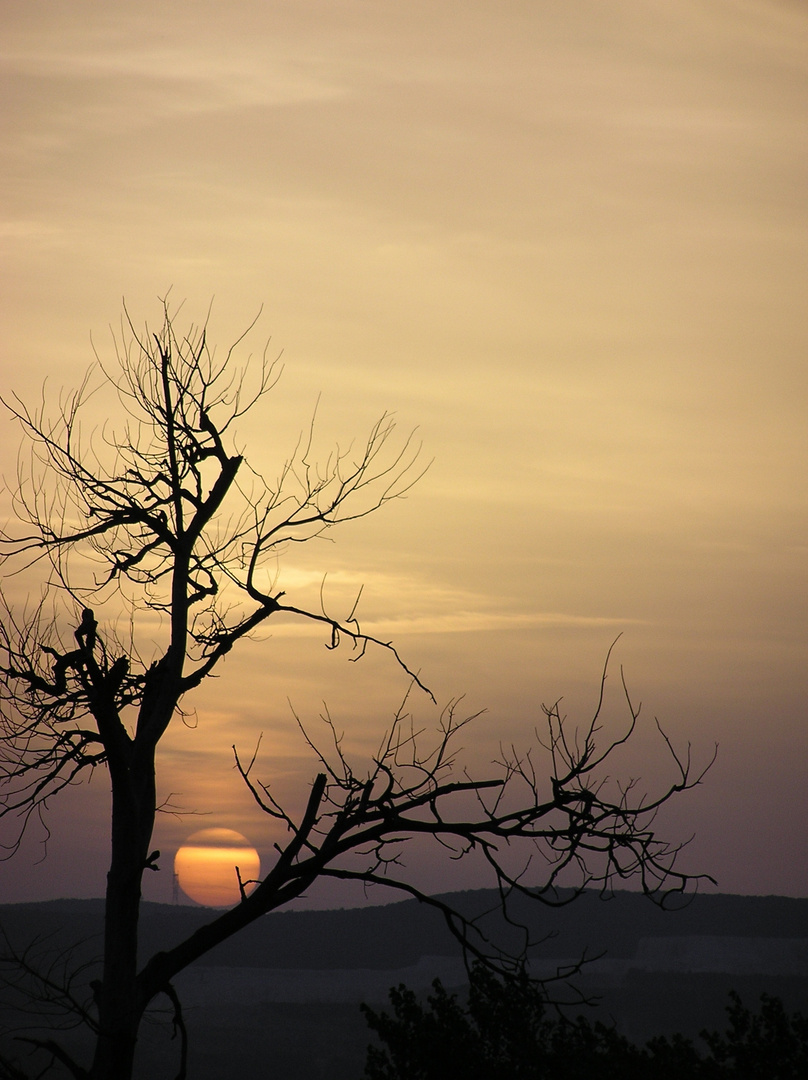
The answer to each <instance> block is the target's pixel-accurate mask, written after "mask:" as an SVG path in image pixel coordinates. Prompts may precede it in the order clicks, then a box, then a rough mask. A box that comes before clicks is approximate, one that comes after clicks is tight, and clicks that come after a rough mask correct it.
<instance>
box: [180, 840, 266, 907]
mask: <svg viewBox="0 0 808 1080" xmlns="http://www.w3.org/2000/svg"><path fill="white" fill-rule="evenodd" d="M236 868H238V869H236ZM260 872H261V860H260V859H259V857H258V852H257V851H256V850H255V848H254V847H252V845H251V844H250V842H249V840H247V838H246V837H245V836H242V835H241V833H238V832H236V831H235V830H234V829H202V830H201V831H200V832H195V833H194V834H193V835H192V836H189V837H188V839H187V840H186V841H185V843H184V844H183V845H182V847H181V848H180V849H179V851H178V852H177V854H176V856H175V857H174V873H175V874H176V875H177V881H178V883H179V886H180V888H181V889H182V891H183V892H184V893H185V895H186V896H188V897H190V899H191V900H195V901H196V903H197V904H202V905H203V906H204V907H230V906H231V905H232V904H235V903H237V902H238V900H239V899H240V892H239V876H240V877H241V881H242V882H243V883H244V885H245V891H246V892H248V893H250V892H252V890H253V889H254V888H255V884H252V885H247V882H255V881H256V879H257V878H258V875H259V874H260Z"/></svg>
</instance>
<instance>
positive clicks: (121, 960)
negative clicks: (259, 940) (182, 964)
mask: <svg viewBox="0 0 808 1080" xmlns="http://www.w3.org/2000/svg"><path fill="white" fill-rule="evenodd" d="M126 756H127V757H128V758H129V760H128V761H127V763H126V766H125V767H123V768H120V767H118V768H115V767H113V764H112V762H111V761H110V772H111V774H112V859H111V862H110V869H109V873H108V874H107V892H106V905H105V919H104V966H103V975H102V981H101V986H100V988H99V990H98V991H97V1004H98V1020H99V1028H100V1030H99V1034H98V1039H97V1042H96V1050H95V1057H94V1060H93V1065H92V1068H91V1070H90V1074H89V1075H90V1078H91V1080H130V1078H131V1076H132V1069H133V1065H134V1055H135V1045H136V1042H137V1033H138V1028H139V1025H140V1021H141V1017H142V1015H143V1009H144V1002H143V1001H142V1000H140V998H139V995H138V993H137V981H136V980H137V965H138V956H137V946H138V920H139V917H140V900H141V878H142V876H143V870H144V868H145V866H146V861H147V856H148V848H149V843H150V840H151V835H152V829H153V827H154V814H155V810H154V806H155V799H154V790H155V782H154V761H153V756H152V760H151V761H144V760H142V759H140V760H138V758H137V755H135V754H131V755H126Z"/></svg>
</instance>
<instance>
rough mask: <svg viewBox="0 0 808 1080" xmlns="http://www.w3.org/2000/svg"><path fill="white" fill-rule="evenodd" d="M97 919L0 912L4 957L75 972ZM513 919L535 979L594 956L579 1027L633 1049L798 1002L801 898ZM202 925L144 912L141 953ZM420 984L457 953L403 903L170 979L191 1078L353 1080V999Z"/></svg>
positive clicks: (803, 991) (310, 926)
mask: <svg viewBox="0 0 808 1080" xmlns="http://www.w3.org/2000/svg"><path fill="white" fill-rule="evenodd" d="M446 899H450V900H451V902H452V904H453V905H454V906H455V907H457V908H459V909H460V910H462V911H463V912H464V913H465V914H469V915H477V914H481V913H482V912H486V911H488V912H490V914H489V915H488V916H486V917H485V919H484V920H483V924H484V927H485V929H486V931H487V932H489V933H492V934H494V933H495V932H496V933H498V934H500V935H502V934H504V936H505V938H506V939H507V938H509V937H510V943H511V944H517V940H518V935H517V932H516V931H515V930H514V929H513V927H509V926H508V925H507V924H504V923H503V921H502V917H501V915H500V914H498V913H497V912H496V911H494V910H492V909H494V908H495V906H496V893H494V892H493V891H490V890H473V891H468V892H461V893H452V894H446ZM102 914H103V902H102V901H100V900H58V901H49V902H45V903H29V904H9V905H1V906H0V926H2V928H3V930H4V932H5V933H6V935H7V937H8V938H9V940H10V941H11V943H12V944H13V945H15V946H16V947H17V948H21V947H23V946H25V945H26V944H28V943H29V942H30V941H32V940H34V939H35V938H36V939H38V941H39V945H38V946H37V948H38V949H39V950H40V951H41V952H43V954H47V953H48V952H50V953H51V954H57V953H58V952H60V951H64V950H65V949H67V948H68V947H71V949H72V950H73V962H79V961H83V960H92V959H93V958H94V957H95V956H97V954H98V952H99V951H100V949H99V945H100V932H101V918H102ZM513 914H514V917H516V918H517V919H518V920H520V921H523V922H524V923H525V925H526V926H527V927H528V928H529V932H530V935H531V937H532V938H534V939H536V940H537V941H538V942H539V943H538V944H537V945H536V946H535V947H534V948H533V949H532V950H531V957H532V960H533V963H534V965H535V970H536V972H537V973H544V972H549V971H553V970H555V967H556V966H557V965H558V964H563V963H574V962H575V961H576V960H578V959H579V958H580V957H581V956H582V955H584V954H586V955H587V956H589V957H598V959H597V960H595V961H594V962H593V963H592V964H590V965H587V966H586V967H585V968H584V970H583V972H582V974H581V976H580V978H579V979H578V985H579V987H580V988H581V989H582V990H583V991H584V992H585V993H586V994H587V995H588V996H596V997H599V998H600V999H601V1004H600V1006H598V1009H597V1011H596V1012H594V1013H593V1014H591V1015H592V1016H593V1017H598V1018H601V1019H603V1020H604V1021H606V1022H611V1021H612V1020H614V1021H616V1022H617V1023H618V1026H619V1027H620V1028H621V1030H623V1031H624V1033H625V1034H627V1035H629V1037H631V1038H632V1039H635V1040H644V1039H646V1038H649V1037H651V1036H652V1035H654V1034H663V1033H664V1034H671V1033H673V1032H674V1031H683V1032H685V1033H686V1034H689V1035H695V1034H696V1033H697V1032H698V1030H699V1029H700V1028H701V1027H704V1026H710V1027H722V1026H723V1021H724V1014H723V1010H724V1006H725V1005H726V1002H727V994H728V991H729V990H730V989H733V988H734V989H736V990H738V991H739V992H740V993H741V994H742V996H743V997H744V998H745V1000H746V1001H747V1002H748V1003H750V1004H753V1003H754V1002H755V1001H756V1000H757V998H758V997H759V995H760V993H761V992H763V991H765V992H767V993H770V994H773V995H776V996H780V997H782V998H783V1000H784V1001H785V1002H786V1003H787V1004H788V1005H789V1007H790V1008H792V1009H803V1010H804V1009H805V1002H806V1001H807V1000H808V900H803V899H790V898H786V897H775V896H730V895H721V894H718V895H709V896H705V895H699V896H696V897H695V898H693V900H692V901H691V902H690V903H688V904H687V905H684V906H680V907H679V909H678V910H660V909H659V908H657V907H655V906H654V905H653V904H651V903H649V902H648V900H647V899H646V898H645V897H643V896H641V895H638V894H635V893H629V892H621V893H616V894H615V895H614V897H613V898H612V899H610V900H608V901H601V900H600V899H599V898H598V897H597V895H596V894H593V893H587V894H584V895H583V896H581V897H580V898H579V899H578V900H577V901H576V902H575V903H574V904H571V905H569V906H567V907H562V908H556V909H550V908H547V907H544V906H542V905H539V904H536V903H532V902H530V901H529V900H524V901H521V900H520V901H517V902H516V903H515V905H514V912H513ZM209 918H210V912H209V911H207V910H206V909H204V908H198V907H185V906H179V905H164V904H150V903H147V904H144V911H143V918H142V922H141V951H142V954H143V956H144V957H146V956H148V955H151V953H153V952H154V951H156V950H158V949H163V948H167V947H170V946H171V945H173V944H175V943H176V942H178V941H179V940H181V939H182V938H184V937H185V936H186V935H187V934H189V933H190V932H192V931H193V930H194V929H195V928H196V927H198V926H200V925H203V924H204V923H205V922H206V921H208V920H209ZM435 976H440V978H441V979H442V981H443V982H444V985H446V986H447V987H451V986H460V985H461V984H462V983H463V981H464V969H463V965H462V961H461V959H460V948H459V946H458V944H457V943H456V942H455V941H454V939H453V938H452V937H451V936H450V935H449V934H448V931H447V929H446V926H445V924H444V922H443V919H442V917H441V915H440V914H439V913H438V912H436V911H435V910H434V909H431V908H427V907H425V906H424V905H421V904H419V903H418V902H417V901H414V900H412V901H410V900H407V901H402V902H399V903H393V904H388V905H384V906H378V907H367V908H352V909H337V910H329V911H291V912H277V913H272V914H270V915H266V916H264V917H263V918H262V919H260V920H259V921H258V922H256V923H255V924H254V925H253V926H251V927H249V928H248V930H246V931H245V932H244V933H242V934H240V935H238V936H237V937H235V938H232V939H231V940H229V941H227V942H225V943H224V944H222V945H221V946H219V947H218V948H217V949H215V950H213V951H212V952H211V953H210V954H208V955H207V956H206V957H204V958H203V959H202V960H201V961H200V962H199V963H198V964H197V965H196V966H195V967H194V968H192V969H190V970H189V971H188V972H187V973H184V974H183V975H182V976H181V977H180V978H179V979H178V980H177V988H178V990H179V991H180V994H181V996H182V998H183V1001H184V1002H185V1004H186V1014H187V1020H188V1026H189V1030H190V1033H191V1039H192V1046H191V1055H192V1056H191V1066H190V1075H191V1076H193V1077H195V1078H197V1080H214V1078H216V1080H218V1078H219V1077H222V1076H227V1075H236V1074H237V1073H238V1072H241V1071H245V1072H247V1071H248V1070H249V1072H250V1074H251V1075H255V1076H257V1077H260V1076H262V1075H270V1074H271V1075H275V1076H277V1077H279V1078H280V1080H297V1077H303V1076H305V1077H307V1078H309V1080H317V1078H318V1077H323V1080H325V1078H326V1077H327V1078H328V1080H340V1078H342V1077H344V1078H345V1080H348V1078H349V1077H350V1078H352V1080H356V1078H357V1077H358V1076H359V1075H360V1073H361V1070H362V1063H363V1060H364V1048H365V1046H366V1045H367V1043H368V1042H369V1041H370V1035H369V1033H368V1031H367V1029H366V1028H365V1025H364V1022H363V1020H362V1018H361V1016H360V1014H359V1010H358V1004H359V1002H360V1001H361V1000H368V1001H374V1002H376V1003H377V1004H381V1003H383V1002H384V1000H385V998H386V991H387V989H388V988H389V987H390V986H391V985H394V984H397V983H399V982H402V981H403V982H405V983H407V985H410V986H411V987H413V989H417V990H425V989H426V988H427V987H428V986H429V984H430V982H431V980H432V978H434V977H435ZM90 977H92V971H90V972H88V975H87V979H89V978H90ZM5 1019H6V1021H7V1022H9V1017H8V1015H6V1017H5ZM157 1019H159V1017H158V1018H157ZM169 1036H170V1026H169V1025H167V1024H165V1023H163V1024H161V1023H157V1024H156V1025H152V1026H151V1027H150V1028H149V1030H148V1032H147V1033H146V1036H145V1038H144V1044H143V1049H142V1053H141V1059H142V1060H141V1065H140V1070H141V1071H140V1075H142V1076H143V1077H144V1080H145V1078H146V1077H149V1076H151V1075H157V1073H156V1072H154V1071H153V1070H155V1069H156V1067H157V1059H159V1058H163V1057H165V1056H166V1055H173V1054H174V1053H175V1048H174V1047H172V1044H171V1042H170V1038H169ZM268 1055H269V1058H268ZM270 1059H271V1060H270ZM172 1060H173V1057H172ZM269 1065H271V1068H269ZM150 1070H152V1071H150ZM159 1071H160V1073H162V1072H163V1071H164V1069H162V1068H161V1069H160V1070H159Z"/></svg>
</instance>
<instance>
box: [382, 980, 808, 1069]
mask: <svg viewBox="0 0 808 1080" xmlns="http://www.w3.org/2000/svg"><path fill="white" fill-rule="evenodd" d="M432 986H433V989H432V993H431V994H429V995H427V998H426V1001H425V1002H424V1001H421V1000H419V999H418V997H417V995H416V994H414V993H413V991H411V990H408V989H407V987H406V986H404V985H399V986H398V987H393V988H392V989H391V990H390V1005H391V1012H389V1013H388V1012H384V1011H381V1012H376V1011H375V1010H373V1009H371V1008H370V1007H369V1006H367V1005H362V1011H363V1013H364V1015H365V1019H366V1020H367V1023H368V1026H369V1027H370V1029H371V1031H373V1032H374V1033H375V1034H376V1036H377V1038H378V1040H379V1042H380V1043H381V1045H371V1046H369V1047H368V1051H367V1059H366V1063H365V1072H364V1080H590V1078H591V1077H593V1076H597V1077H599V1078H603V1080H646V1078H647V1077H649V1076H652V1077H654V1080H686V1078H691V1077H692V1078H693V1080H799V1078H801V1077H804V1076H806V1075H808V1017H805V1016H803V1015H802V1014H800V1013H794V1014H793V1015H788V1014H787V1013H786V1011H785V1008H784V1006H783V1003H782V1001H780V999H779V998H772V997H769V996H767V995H766V994H764V995H763V996H762V998H761V1008H760V1011H759V1012H758V1013H753V1012H751V1010H749V1009H747V1008H745V1007H744V1006H743V1004H742V1002H741V999H740V998H739V997H738V995H737V994H735V993H733V994H731V995H730V996H731V1003H730V1005H729V1006H728V1008H727V1013H728V1017H729V1026H728V1028H727V1030H726V1031H725V1032H724V1033H719V1032H717V1031H713V1032H707V1031H704V1032H702V1035H701V1037H702V1039H703V1040H704V1042H705V1043H706V1044H707V1051H706V1052H704V1051H700V1050H699V1049H698V1048H697V1047H696V1046H695V1045H694V1043H693V1042H692V1040H690V1039H686V1038H684V1037H682V1036H681V1035H676V1036H674V1037H673V1038H672V1039H667V1038H662V1037H660V1038H656V1039H652V1040H650V1041H649V1042H648V1043H647V1044H646V1046H644V1047H638V1046H635V1045H634V1044H633V1043H631V1042H630V1041H629V1040H628V1039H626V1038H625V1037H624V1036H623V1035H621V1034H619V1033H618V1032H617V1031H616V1030H615V1029H614V1028H612V1027H608V1026H606V1025H605V1024H602V1023H601V1022H599V1021H595V1022H594V1023H593V1022H592V1021H590V1020H589V1019H588V1018H586V1017H584V1016H578V1017H577V1018H575V1019H569V1018H568V1017H567V1016H565V1015H563V1014H559V1013H558V1012H554V1011H553V1010H551V1008H550V1007H549V1006H548V1001H547V994H546V991H545V989H544V988H543V987H541V986H539V985H537V984H536V983H534V982H531V980H530V979H529V978H528V977H527V975H526V974H525V972H524V970H522V971H520V972H518V973H517V974H515V975H511V976H504V977H503V976H498V975H496V974H495V973H494V972H492V971H490V970H489V969H487V968H485V967H484V966H483V965H481V964H475V965H474V966H473V968H472V970H471V973H470V979H469V987H468V995H467V997H466V1000H465V1002H464V1003H461V1001H460V1000H459V998H458V995H457V994H450V993H448V992H447V991H446V990H445V989H444V987H443V985H442V983H441V981H440V979H436V980H435V981H434V983H433V984H432Z"/></svg>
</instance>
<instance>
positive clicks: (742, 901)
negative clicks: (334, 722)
mask: <svg viewBox="0 0 808 1080" xmlns="http://www.w3.org/2000/svg"><path fill="white" fill-rule="evenodd" d="M442 899H445V900H447V901H449V902H450V903H451V904H452V905H453V906H454V907H456V908H457V909H458V910H460V911H462V912H463V913H464V914H467V915H479V914H481V913H483V912H486V911H492V909H493V910H494V914H491V915H489V916H487V917H486V918H485V919H484V921H483V925H484V927H485V929H486V931H487V932H489V933H491V934H492V935H499V937H500V939H502V938H504V939H505V940H506V941H507V942H508V943H509V944H511V945H513V946H517V945H518V944H519V942H520V941H521V934H520V933H518V932H516V931H514V930H513V928H509V927H508V926H507V925H506V924H504V923H503V920H502V918H501V916H500V915H499V914H498V913H497V912H496V910H495V909H496V906H497V894H496V893H495V892H494V891H493V890H486V889H481V890H472V891H467V892H457V893H447V894H445V896H443V897H442ZM102 915H103V901H101V900H54V901H48V902H45V903H27V904H4V905H0V927H2V928H3V929H4V930H5V932H6V933H7V934H8V935H9V937H10V938H11V939H12V941H14V942H16V943H18V944H25V943H27V942H28V941H30V940H32V939H33V938H34V937H48V938H53V939H58V940H60V941H61V942H63V943H65V944H67V943H71V944H72V943H76V942H83V943H84V946H83V951H84V950H85V949H86V950H87V951H88V952H92V951H93V947H94V942H95V943H96V947H97V943H98V942H100V934H101V919H102ZM214 915H215V913H214V912H213V911H211V910H209V909H205V908H194V907H185V906H180V905H169V904H152V903H145V904H144V905H143V918H142V922H141V950H142V952H143V954H144V956H145V955H150V954H151V953H152V952H155V951H156V950H158V949H165V948H169V947H171V946H172V945H173V944H175V943H177V942H178V941H181V940H182V939H183V938H184V937H186V936H187V935H188V934H189V933H191V932H192V931H193V930H194V929H196V928H197V927H198V926H202V925H204V923H206V922H208V921H209V920H210V919H211V918H212V917H214ZM512 918H514V919H515V920H517V921H518V922H520V923H522V924H524V925H525V926H526V927H527V928H528V931H529V934H530V937H531V939H532V940H533V941H535V942H538V944H536V945H535V946H534V947H533V948H532V949H531V955H532V956H535V957H545V958H548V957H573V956H580V955H582V954H583V953H584V952H586V953H587V954H588V955H590V956H592V955H600V954H603V953H605V954H606V955H607V956H608V957H609V958H614V959H616V958H630V957H633V956H635V955H636V953H637V950H638V947H639V943H640V941H641V940H642V939H645V938H663V937H689V938H693V937H697V936H698V937H727V938H780V939H783V938H791V939H796V938H807V937H808V899H791V898H788V897H779V896H732V895H726V894H718V895H713V896H704V895H697V896H695V897H694V898H693V899H692V900H690V901H689V902H688V903H687V904H685V905H684V906H680V907H679V909H678V910H664V909H661V908H659V907H657V906H656V905H654V904H652V903H651V902H650V901H649V900H648V899H647V898H646V897H644V896H642V895H641V894H638V893H631V892H618V893H615V894H614V896H613V897H612V898H611V899H609V900H601V899H600V898H599V896H598V894H597V893H594V892H587V893H584V894H583V895H582V896H580V897H579V898H578V899H577V900H576V901H575V902H574V903H572V904H569V905H567V906H565V907H560V908H549V907H547V906H545V905H543V904H540V903H536V902H535V901H530V900H528V899H527V898H523V897H520V898H517V899H516V900H515V901H514V903H513V905H512ZM459 955H460V950H459V946H458V945H457V943H456V942H455V941H454V939H453V938H452V937H451V935H450V934H449V932H448V930H447V928H446V925H445V923H444V920H443V918H442V916H441V915H440V913H439V912H437V911H436V910H435V909H433V908H430V907H428V906H427V905H424V904H420V903H419V902H418V901H416V900H405V901H402V902H399V903H393V904H387V905H382V906H378V907H366V908H341V909H338V910H330V911H286V912H284V911H281V912H273V913H271V914H269V915H265V916H264V917H263V918H261V919H259V920H258V921H257V922H256V923H254V924H253V925H252V926H250V927H248V928H247V929H246V930H245V931H243V932H242V933H241V934H239V935H238V936H236V937H234V938H232V939H231V940H230V941H228V942H225V943H224V944H222V945H220V946H219V947H218V948H217V949H215V950H214V951H213V952H212V953H210V954H209V955H208V956H206V957H203V958H202V959H201V960H200V961H199V964H200V965H202V966H206V967H209V966H227V967H260V968H309V969H311V968H317V969H329V968H371V969H384V968H401V967H408V966H411V965H414V964H416V963H417V962H418V960H419V958H421V957H423V956H447V957H452V956H459Z"/></svg>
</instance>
